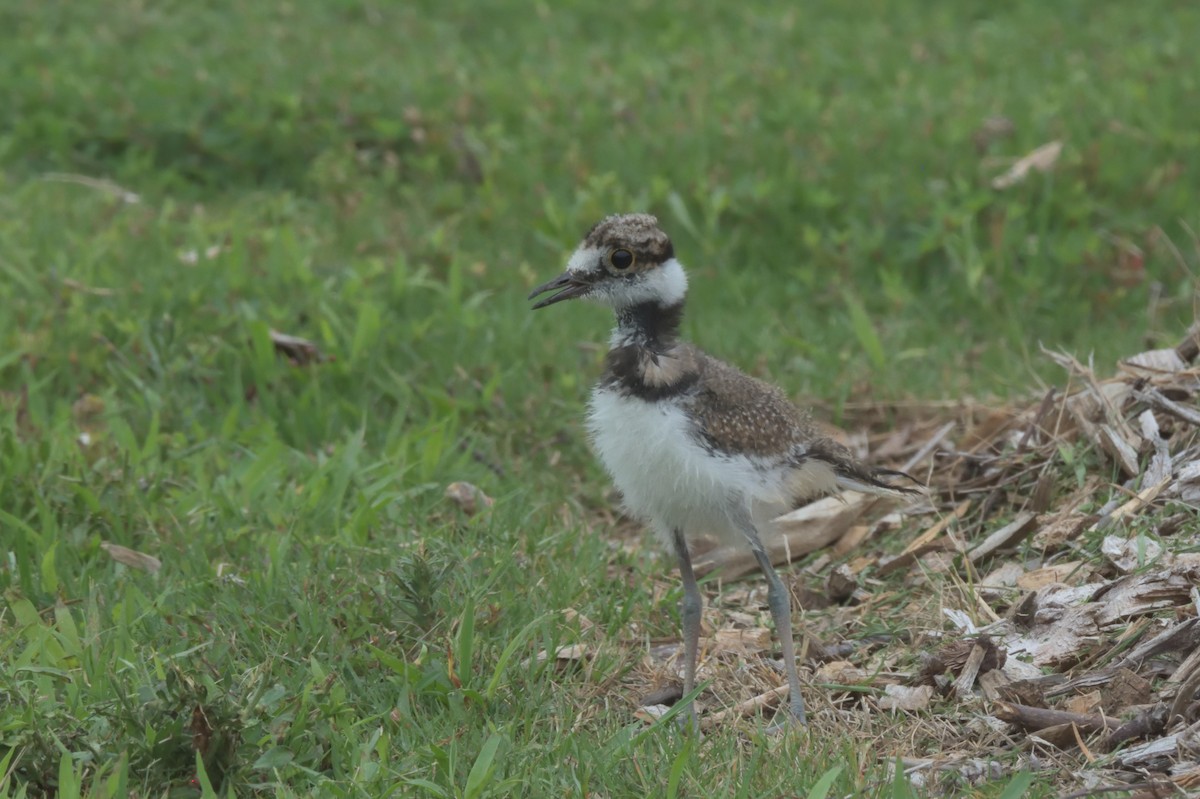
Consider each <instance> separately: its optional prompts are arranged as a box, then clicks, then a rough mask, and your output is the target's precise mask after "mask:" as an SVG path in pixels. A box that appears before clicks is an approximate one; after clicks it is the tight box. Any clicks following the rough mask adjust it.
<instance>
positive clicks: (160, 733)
mask: <svg viewBox="0 0 1200 799" xmlns="http://www.w3.org/2000/svg"><path fill="white" fill-rule="evenodd" d="M1198 27H1200V8H1197V7H1196V6H1194V5H1193V4H1189V3H1166V2H1164V3H1158V4H1141V5H1136V4H1129V3H1103V4H1097V3H1095V2H1083V0H1076V1H1071V2H1062V3H1058V4H1056V5H1055V11H1054V13H1053V14H1049V13H1047V11H1046V10H1045V4H1043V3H1038V2H1032V0H1029V1H1028V2H1026V1H1025V0H1021V1H1020V2H1014V3H1009V4H1004V5H1003V6H998V5H996V4H994V3H987V2H962V3H943V4H935V5H930V4H925V3H912V2H908V3H899V2H892V3H888V2H870V3H858V4H843V3H836V2H825V1H824V0H822V2H817V3H809V4H805V5H804V6H803V7H799V6H796V5H795V4H793V3H786V2H773V1H771V2H760V3H755V4H752V5H746V4H737V5H729V4H715V3H702V2H696V3H691V4H687V5H686V6H685V5H678V6H677V7H668V6H664V5H662V4H655V3H649V2H641V3H637V4H636V5H634V6H633V7H624V6H620V5H617V4H608V5H604V4H590V3H566V4H536V5H531V4H523V3H492V4H477V3H465V2H463V3H433V2H420V3H406V4H376V5H370V4H359V3H354V2H349V0H329V2H324V3H320V2H316V1H315V0H298V2H294V3H280V4H268V3H230V2H224V1H223V0H207V1H206V2H198V3H188V4H185V3H167V4H161V3H160V4H144V3H141V2H133V1H132V0H121V1H120V2H111V3H104V4H66V3H34V2H30V1H28V0H16V2H9V3H6V4H5V5H4V8H3V9H2V10H0V76H3V77H0V107H3V108H4V109H5V113H4V114H3V118H2V119H0V272H2V278H0V392H2V393H0V543H2V546H0V555H2V558H0V588H2V589H3V592H4V604H0V766H2V767H0V792H2V793H3V794H4V795H10V796H20V795H28V796H40V795H49V794H53V793H54V792H55V791H58V792H59V795H61V796H70V795H75V794H76V793H77V792H78V791H79V790H82V791H83V792H84V793H88V792H90V793H92V794H93V795H99V796H123V795H126V794H129V795H137V796H163V795H174V796H186V795H196V794H198V793H199V792H201V791H205V790H207V789H206V787H205V786H206V785H207V783H208V782H209V781H211V783H212V784H213V785H214V786H217V791H218V792H221V791H226V792H229V793H237V794H239V795H251V794H262V795H267V794H269V795H275V796H307V795H313V794H316V795H329V796H384V795H395V796H401V795H429V796H464V797H482V796H489V795H497V796H498V795H507V794H511V795H528V796H552V795H554V796H562V795H577V794H587V795H597V796H627V795H635V796H641V795H663V794H666V795H725V794H731V795H741V796H777V795H805V794H807V792H808V791H809V789H810V787H811V786H813V785H814V783H815V782H816V781H817V779H818V777H820V776H821V775H822V774H825V773H827V772H828V771H829V770H830V769H835V768H840V772H839V773H838V775H837V777H836V780H835V782H834V783H833V786H832V788H830V789H829V790H830V791H831V792H832V793H831V795H839V794H840V795H846V794H851V793H852V794H854V795H881V796H903V795H906V789H905V788H904V787H903V785H900V784H897V783H894V782H893V781H892V779H891V777H889V776H888V775H889V769H888V767H889V759H890V758H892V757H896V756H901V755H907V754H913V753H912V752H911V751H909V749H907V748H906V742H905V741H904V740H903V739H900V740H896V739H894V738H889V737H888V735H887V729H888V721H887V719H886V718H881V719H880V721H879V727H878V728H877V729H874V730H870V731H862V730H857V731H854V732H853V733H851V732H849V731H848V732H847V733H846V734H845V735H844V736H843V737H831V738H822V739H820V740H803V739H801V738H800V737H799V736H796V737H792V738H787V739H785V740H782V741H774V742H768V741H764V740H761V739H757V738H755V737H753V736H751V737H747V734H746V730H742V731H736V730H730V731H720V732H716V733H714V734H712V735H710V736H709V737H708V738H706V739H705V740H704V741H703V742H700V743H697V742H694V741H688V740H686V739H685V738H683V737H681V736H680V735H679V734H677V732H676V731H675V728H674V726H673V725H672V724H670V723H666V724H659V725H655V726H650V727H646V726H644V725H643V724H642V723H641V722H639V721H637V720H635V719H634V718H633V715H632V710H633V707H634V702H635V700H636V699H638V698H639V697H634V696H625V695H623V694H622V692H620V691H618V690H615V686H617V685H618V684H619V683H620V681H621V679H622V677H623V676H624V675H626V674H628V673H629V672H630V671H631V670H632V669H633V668H634V667H635V665H636V663H637V661H638V657H639V655H638V654H637V651H638V650H637V648H636V647H624V648H622V647H613V648H610V649H607V650H605V649H602V650H601V652H602V653H603V652H608V653H610V654H606V655H602V656H601V657H599V658H598V659H596V660H594V661H593V662H591V663H590V664H588V666H587V667H586V668H584V669H582V670H576V671H570V670H568V671H559V670H557V669H555V668H554V667H553V666H551V665H547V664H537V663H535V662H531V661H528V660H527V659H528V658H530V656H531V655H532V654H533V653H536V652H537V651H538V650H540V649H546V648H553V647H555V646H558V645H561V644H566V643H572V642H573V641H576V640H578V639H579V638H580V636H581V635H584V633H583V632H581V630H580V628H579V623H578V621H574V622H573V621H569V620H567V619H566V617H564V615H563V611H564V610H567V609H573V610H575V611H577V612H578V613H580V614H582V615H583V616H585V617H586V618H588V619H590V620H591V621H592V622H594V623H595V624H596V625H597V627H596V629H598V630H600V631H601V632H600V633H589V634H590V635H592V636H593V637H594V636H596V635H599V636H600V639H601V640H602V641H603V640H611V641H618V640H622V639H629V638H630V636H632V637H633V639H634V640H635V641H636V640H638V639H649V638H655V637H660V636H662V637H665V636H672V635H676V634H677V632H676V630H677V623H678V617H677V611H676V606H677V601H678V593H677V591H675V590H672V591H670V592H667V593H663V592H661V591H656V590H654V589H655V587H656V586H658V585H660V583H659V582H658V580H657V577H658V576H659V575H660V574H662V573H664V572H665V571H666V570H668V569H669V568H670V563H669V561H667V560H664V559H660V558H659V557H658V556H656V555H654V554H652V553H651V552H650V551H649V550H644V549H640V548H621V547H617V546H614V545H613V541H614V540H615V539H614V538H613V537H612V536H611V535H609V532H610V525H609V524H607V523H606V522H605V521H604V518H605V517H604V511H605V509H606V508H608V507H609V506H610V504H611V502H612V499H613V498H612V497H611V496H610V495H609V493H608V489H607V487H606V483H605V481H604V479H603V478H602V476H601V474H600V472H599V469H598V467H597V466H596V465H595V464H594V463H593V461H592V459H591V457H590V455H589V454H588V451H587V447H586V444H585V442H584V440H583V436H582V433H581V429H580V422H579V420H580V412H581V406H582V401H583V398H584V396H585V392H586V387H587V385H588V383H589V382H590V380H591V379H592V378H593V376H594V375H595V373H596V371H597V369H598V366H599V360H600V358H601V352H600V344H601V343H602V342H603V341H604V340H605V338H606V325H607V319H606V318H605V317H604V314H603V312H602V311H600V310H598V309H594V308H583V307H574V308H560V309H557V310H558V312H556V313H551V312H547V313H546V314H545V315H538V316H531V315H530V314H529V313H528V312H527V305H526V303H525V302H524V301H523V297H524V294H525V292H526V291H527V290H528V288H529V287H530V286H531V285H533V284H534V282H535V281H537V282H540V280H542V279H546V278H547V277H549V276H552V275H553V274H555V273H557V271H558V270H559V269H560V267H561V264H562V261H563V258H564V256H565V254H566V253H567V252H568V251H569V250H570V248H571V247H572V246H573V245H574V243H575V241H576V240H577V238H578V236H579V235H580V234H581V233H582V232H583V231H584V230H585V229H586V228H587V227H588V225H590V224H591V223H592V222H593V221H595V219H596V218H598V217H599V216H601V215H603V214H605V213H608V212H612V211H617V210H631V209H648V210H651V211H654V212H656V213H658V214H659V215H660V217H661V218H662V219H663V221H664V224H666V225H667V226H668V227H669V229H670V230H671V231H672V232H673V233H674V234H675V237H676V245H677V250H678V252H679V253H680V255H681V257H682V258H683V260H684V261H685V263H687V264H690V265H691V266H692V268H693V286H694V291H693V294H692V305H691V315H690V317H689V319H688V322H687V324H686V329H687V332H688V334H689V335H690V336H691V337H693V338H694V339H696V340H697V341H698V342H699V343H701V344H702V345H703V346H705V347H707V348H708V349H710V350H711V351H713V352H715V353H717V354H719V355H722V356H725V357H728V358H730V359H732V360H734V361H736V362H738V363H740V364H742V365H744V366H746V367H747V368H750V369H752V370H753V371H756V372H759V373H762V374H770V375H773V377H774V378H775V379H776V380H777V381H778V382H780V383H782V384H783V385H784V386H785V387H786V388H787V389H788V390H789V391H791V392H793V393H794V394H796V395H798V396H807V397H813V398H818V399H820V400H822V402H823V404H824V405H825V406H826V407H828V408H830V409H831V410H830V415H832V416H834V417H836V416H837V415H838V409H839V408H840V407H842V406H843V405H844V403H845V402H846V401H847V400H854V401H862V400H866V399H884V400H896V399H907V398H953V397H958V396H961V395H962V394H964V393H971V394H974V395H985V396H1008V395H1013V394H1023V393H1025V392H1026V391H1027V390H1029V389H1031V388H1033V387H1035V386H1036V382H1037V380H1038V379H1039V376H1041V375H1044V374H1047V373H1049V366H1048V365H1047V364H1044V363H1043V361H1042V360H1041V359H1040V358H1039V357H1038V356H1037V354H1036V353H1037V347H1038V343H1039V342H1045V343H1046V344H1047V345H1053V346H1056V347H1063V348H1067V349H1073V350H1075V351H1076V352H1078V353H1080V354H1081V355H1086V354H1087V353H1088V352H1089V351H1094V352H1095V354H1096V358H1097V362H1098V363H1104V362H1108V361H1111V360H1112V358H1114V357H1115V356H1116V355H1118V354H1123V353H1127V352H1131V351H1135V350H1136V349H1138V348H1139V347H1140V346H1141V345H1143V344H1145V343H1147V342H1148V341H1149V342H1150V343H1154V342H1158V341H1171V342H1173V341H1174V340H1175V339H1176V338H1177V337H1178V334H1179V332H1180V331H1181V330H1182V329H1183V323H1184V321H1185V320H1187V319H1190V318H1191V314H1192V300H1191V298H1192V281H1191V274H1190V272H1194V271H1195V270H1196V269H1197V268H1198V267H1200V263H1197V255H1196V254H1195V253H1194V252H1193V251H1192V250H1191V249H1189V248H1190V247H1191V244H1190V241H1191V239H1190V238H1189V234H1188V232H1187V231H1188V229H1189V227H1190V229H1200V212H1198V211H1197V207H1196V204H1195V187H1196V186H1197V185H1200V173H1198V172H1197V166H1196V163H1195V159H1194V154H1195V152H1196V151H1197V147H1200V106H1197V104H1196V103H1195V102H1193V99H1194V97H1195V95H1196V92H1197V89H1198V86H1197V84H1198V82H1200V77H1198V76H1200V57H1198V56H1197V52H1196V50H1195V48H1194V46H1193V42H1192V41H1191V36H1190V32H1192V31H1195V30H1196V29H1197V28H1198ZM998 116H1003V117H1005V118H1006V119H1007V120H1009V121H1010V122H1011V126H1012V132H1011V135H1008V136H1007V137H1003V136H1001V137H997V138H990V139H989V137H988V136H987V135H986V134H984V133H982V132H981V131H982V130H983V125H984V121H985V120H986V119H988V118H989V117H998ZM1052 139H1063V140H1064V141H1065V149H1064V152H1063V155H1062V158H1061V159H1060V161H1059V163H1058V165H1057V167H1056V169H1055V170H1054V172H1052V173H1051V174H1047V175H1040V174H1038V175H1034V176H1033V177H1032V178H1031V179H1029V180H1028V181H1026V182H1024V183H1022V184H1021V185H1018V186H1017V187H1015V188H1012V189H1010V190H1008V191H1006V192H1002V193H1001V192H996V191H994V190H993V189H992V188H991V187H990V184H989V181H990V179H991V178H992V177H993V176H994V175H996V174H998V173H999V172H1001V171H1003V170H1004V168H1005V167H1006V166H1007V165H1008V163H1009V162H1010V160H1008V159H1011V158H1012V157H1015V156H1019V155H1022V154H1024V153H1025V152H1028V151H1029V150H1031V149H1033V148H1034V147H1036V146H1038V145H1040V144H1043V143H1044V142H1047V141H1049V140H1052ZM84 178H88V179H96V180H100V179H102V180H105V181H111V183H104V184H97V183H94V182H90V181H89V180H85V179H84ZM118 187H119V188H118ZM135 200H136V201H135ZM210 256H211V257H210ZM272 328H274V329H278V330H282V331H284V332H287V333H292V334H296V335H302V336H305V337H308V338H310V339H312V340H314V341H315V342H316V343H317V344H318V345H319V346H320V347H321V348H322V350H324V351H325V352H326V353H328V354H329V355H330V356H332V360H330V361H328V362H325V363H322V364H320V365H316V366H310V367H306V368H297V367H295V366H292V365H290V364H289V363H287V362H286V361H285V360H281V359H279V358H277V357H276V355H275V354H274V352H273V348H272V343H271V340H270V333H269V331H270V330H271V329H272ZM453 480H467V481H470V482H472V483H474V484H476V485H478V486H480V487H482V488H483V489H484V490H485V491H486V492H487V493H488V494H490V495H492V496H494V497H496V500H497V501H496V505H495V507H494V508H493V509H492V510H491V511H490V512H489V513H486V514H483V515H480V516H477V517H474V518H467V517H466V516H464V515H462V514H461V513H460V512H459V511H458V510H456V509H455V508H454V507H452V506H450V505H448V504H447V503H446V502H445V501H444V500H443V498H442V492H443V489H444V487H445V485H446V484H447V483H449V482H451V481H453ZM102 544H117V545H120V546H123V547H127V548H130V549H133V550H137V551H139V552H143V553H146V554H150V555H153V556H154V557H156V558H158V559H159V560H160V561H161V563H162V568H161V570H159V571H157V573H150V572H147V571H144V570H142V569H139V568H134V567H130V566H127V565H123V564H122V563H120V562H118V561H117V560H115V559H114V558H113V557H112V556H111V555H110V549H106V548H104V547H102ZM879 624H880V625H881V626H885V627H886V626H889V625H902V624H903V618H902V614H900V613H897V614H895V618H894V619H893V618H886V619H882V620H880V622H879ZM197 752H200V753H202V760H203V761H204V766H205V768H204V769H203V770H198V768H197ZM201 773H202V774H203V776H204V779H200V780H198V781H197V782H198V784H192V782H191V781H192V780H193V778H194V777H197V775H198V774H201ZM1004 784H1005V783H1004V782H1000V783H996V784H993V785H992V786H990V787H984V788H980V789H977V790H979V792H980V795H999V793H1000V791H1001V790H1002V788H1003V786H1004ZM80 786H82V788H80ZM222 786H224V787H222ZM963 790H964V791H965V790H967V789H966V788H965V787H964V788H963Z"/></svg>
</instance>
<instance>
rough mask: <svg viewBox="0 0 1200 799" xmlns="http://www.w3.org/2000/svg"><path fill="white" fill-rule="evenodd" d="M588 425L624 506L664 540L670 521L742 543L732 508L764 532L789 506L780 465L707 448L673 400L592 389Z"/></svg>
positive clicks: (690, 532)
mask: <svg viewBox="0 0 1200 799" xmlns="http://www.w3.org/2000/svg"><path fill="white" fill-rule="evenodd" d="M588 428H589V431H590V432H591V436H592V442H593V444H594V445H595V448H596V452H597V454H598V455H599V456H600V460H601V462H602V463H603V464H604V467H605V469H607V470H608V473H609V474H610V475H612V479H613V482H614V483H616V485H617V488H618V489H620V491H621V493H622V495H624V498H625V505H626V507H627V508H628V509H629V511H630V512H631V513H632V514H633V515H635V516H637V517H638V518H640V519H642V520H644V521H646V522H649V523H650V524H651V525H652V526H653V527H654V530H655V532H656V533H658V535H659V536H660V537H661V538H662V539H663V540H664V542H669V541H670V536H671V531H672V530H673V529H675V528H679V529H681V530H683V532H684V534H685V535H687V536H688V537H689V538H691V537H694V536H697V535H703V534H708V535H715V536H718V537H720V538H723V539H726V540H728V541H734V542H743V541H744V539H743V536H742V533H741V531H740V530H737V529H736V528H735V527H734V526H733V523H732V521H731V519H730V512H731V511H733V512H738V511H745V510H749V511H750V513H751V516H752V518H754V519H755V520H756V522H757V526H758V528H759V530H760V532H767V531H766V530H764V527H765V526H767V525H766V524H765V523H766V522H767V521H769V520H770V519H773V518H774V517H775V516H777V515H779V514H780V513H783V512H785V511H786V510H788V509H789V507H788V500H789V497H788V496H787V490H786V489H787V482H788V481H787V475H786V474H785V472H784V470H783V469H781V468H778V467H774V468H773V467H770V466H768V465H766V464H763V463H761V462H759V463H756V462H754V461H752V460H751V459H750V458H747V457H744V456H723V455H714V454H711V453H709V452H708V451H707V450H705V448H704V447H703V446H701V445H700V444H699V443H698V442H697V441H696V439H695V437H694V435H693V433H692V423H691V421H690V420H689V418H688V416H687V415H686V414H685V412H684V410H683V409H682V408H681V407H680V406H679V404H678V403H677V402H646V401H645V400H640V399H637V398H636V397H625V396H621V395H620V394H619V393H617V392H616V391H611V390H607V389H596V391H594V392H593V394H592V399H591V412H590V414H589V416H588Z"/></svg>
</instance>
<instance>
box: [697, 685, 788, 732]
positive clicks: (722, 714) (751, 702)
mask: <svg viewBox="0 0 1200 799" xmlns="http://www.w3.org/2000/svg"><path fill="white" fill-rule="evenodd" d="M787 695H788V687H787V686H786V685H781V686H779V687H778V688H773V689H771V690H770V691H767V692H766V693H763V694H759V695H758V696H756V697H754V698H753V699H747V700H746V701H745V702H741V703H739V704H736V705H734V706H733V707H731V708H728V709H726V710H722V711H719V712H717V713H713V714H712V715H709V716H705V717H704V718H702V719H700V729H702V730H711V729H713V728H714V727H719V726H721V725H722V724H727V723H729V722H731V721H735V720H737V719H739V718H745V717H746V716H757V715H759V714H760V713H762V712H763V711H764V710H770V709H772V708H774V707H776V706H777V705H778V704H779V703H780V702H781V701H782V700H783V699H785V698H786V697H787Z"/></svg>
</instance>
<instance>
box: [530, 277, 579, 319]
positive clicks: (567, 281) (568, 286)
mask: <svg viewBox="0 0 1200 799" xmlns="http://www.w3.org/2000/svg"><path fill="white" fill-rule="evenodd" d="M590 288H591V286H589V285H588V284H587V283H584V282H582V281H580V280H579V279H578V278H577V277H575V276H574V275H572V274H571V273H570V272H563V273H562V274H561V275H559V276H558V277H556V278H554V279H553V280H550V281H548V282H546V283H543V284H542V285H540V286H538V287H537V288H535V289H534V290H533V291H531V292H530V293H529V299H531V300H532V299H533V298H534V297H536V296H538V295H539V294H545V293H546V292H547V291H555V290H556V289H561V291H559V292H558V293H557V294H552V295H550V296H549V297H547V298H546V299H544V300H542V301H541V302H539V303H537V304H536V305H534V306H533V308H531V309H530V310H532V311H536V310H537V309H538V308H545V307H546V306H547V305H553V304H554V303H556V302H562V301H563V300H573V299H575V298H576V297H582V296H583V295H584V294H587V293H588V290H589V289H590Z"/></svg>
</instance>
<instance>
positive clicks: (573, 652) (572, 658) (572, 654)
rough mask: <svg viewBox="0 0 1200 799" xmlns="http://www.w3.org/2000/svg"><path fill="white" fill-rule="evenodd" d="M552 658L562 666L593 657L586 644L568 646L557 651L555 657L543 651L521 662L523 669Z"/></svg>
mask: <svg viewBox="0 0 1200 799" xmlns="http://www.w3.org/2000/svg"><path fill="white" fill-rule="evenodd" d="M551 657H553V658H554V660H555V661H557V662H558V664H559V665H562V664H566V663H578V662H579V661H581V660H584V659H586V658H589V657H591V653H590V652H588V648H587V645H586V644H568V645H566V646H560V647H559V648H558V649H555V650H554V654H553V656H551V654H550V652H549V651H547V650H545V649H543V650H542V651H540V652H538V653H537V655H536V656H534V657H533V658H525V660H523V661H521V666H522V667H523V668H529V667H530V666H531V665H533V664H534V663H545V662H546V661H547V660H550V659H551Z"/></svg>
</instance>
